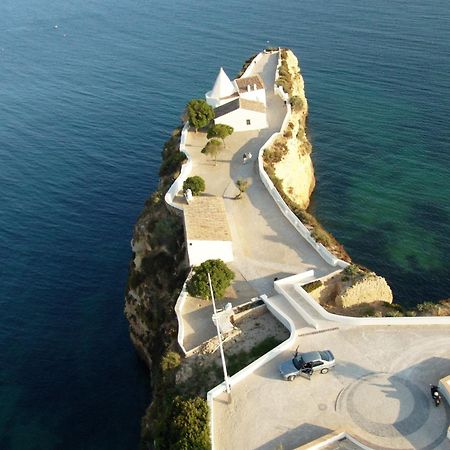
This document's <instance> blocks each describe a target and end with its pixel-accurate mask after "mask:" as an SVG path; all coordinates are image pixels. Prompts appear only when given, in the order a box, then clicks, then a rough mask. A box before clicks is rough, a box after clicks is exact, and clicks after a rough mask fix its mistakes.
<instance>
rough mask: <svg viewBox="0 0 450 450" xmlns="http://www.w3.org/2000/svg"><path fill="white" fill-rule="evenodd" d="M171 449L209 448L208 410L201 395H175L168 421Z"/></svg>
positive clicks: (200, 449)
mask: <svg viewBox="0 0 450 450" xmlns="http://www.w3.org/2000/svg"><path fill="white" fill-rule="evenodd" d="M170 424H171V425H170V438H171V440H172V445H171V446H170V448H171V449H174V450H191V449H192V450H194V449H195V450H209V449H210V448H211V443H210V436H209V410H208V404H207V403H206V400H204V399H203V398H201V397H191V398H183V397H179V396H178V397H175V399H174V400H173V402H172V420H171V421H170Z"/></svg>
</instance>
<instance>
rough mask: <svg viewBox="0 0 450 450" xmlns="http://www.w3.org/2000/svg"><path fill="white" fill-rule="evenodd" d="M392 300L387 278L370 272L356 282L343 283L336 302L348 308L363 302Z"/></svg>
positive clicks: (388, 301)
mask: <svg viewBox="0 0 450 450" xmlns="http://www.w3.org/2000/svg"><path fill="white" fill-rule="evenodd" d="M392 300H393V297H392V291H391V288H390V287H389V285H388V284H387V282H386V280H385V279H384V278H383V277H380V276H379V275H376V274H370V275H368V276H366V277H364V278H362V279H361V280H360V281H357V282H355V283H347V284H343V285H342V286H341V291H340V292H339V294H338V295H337V297H336V300H335V302H336V305H337V306H341V307H342V308H348V307H350V306H354V305H359V304H361V303H373V302H379V301H382V302H387V303H392Z"/></svg>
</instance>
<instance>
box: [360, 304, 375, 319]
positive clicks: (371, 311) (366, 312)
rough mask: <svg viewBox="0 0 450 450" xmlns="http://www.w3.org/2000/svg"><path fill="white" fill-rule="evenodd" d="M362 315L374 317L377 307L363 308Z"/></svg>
mask: <svg viewBox="0 0 450 450" xmlns="http://www.w3.org/2000/svg"><path fill="white" fill-rule="evenodd" d="M361 316H363V317H373V316H375V308H374V307H373V306H366V307H365V308H363V309H362V310H361Z"/></svg>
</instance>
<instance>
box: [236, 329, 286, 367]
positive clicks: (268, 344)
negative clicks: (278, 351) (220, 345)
mask: <svg viewBox="0 0 450 450" xmlns="http://www.w3.org/2000/svg"><path fill="white" fill-rule="evenodd" d="M281 342H283V341H281V340H279V339H277V338H275V337H273V336H269V337H267V338H266V339H264V340H263V341H261V342H260V343H258V344H256V345H255V346H254V347H253V348H252V349H251V350H250V351H248V352H246V351H245V350H242V351H240V352H237V353H234V354H232V355H229V356H228V355H227V368H228V373H229V375H230V376H231V375H234V374H235V373H238V372H239V371H240V370H242V369H243V368H244V367H247V366H248V365H249V364H251V363H252V362H253V361H256V360H257V359H258V358H259V357H261V356H262V355H265V354H266V353H267V352H269V351H270V350H272V349H273V348H275V347H276V346H277V345H279V344H281Z"/></svg>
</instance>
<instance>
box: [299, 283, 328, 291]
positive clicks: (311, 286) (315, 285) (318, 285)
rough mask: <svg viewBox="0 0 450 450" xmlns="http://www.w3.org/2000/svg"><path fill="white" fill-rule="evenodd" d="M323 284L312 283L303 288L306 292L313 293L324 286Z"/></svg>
mask: <svg viewBox="0 0 450 450" xmlns="http://www.w3.org/2000/svg"><path fill="white" fill-rule="evenodd" d="M322 284H323V283H322V281H320V280H316V281H312V282H311V283H307V284H304V285H303V286H302V288H303V289H304V290H305V291H306V292H312V291H314V290H316V289H317V288H319V287H320V286H322Z"/></svg>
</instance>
